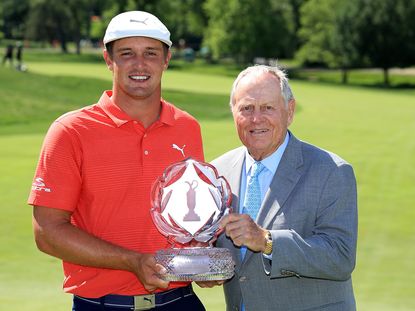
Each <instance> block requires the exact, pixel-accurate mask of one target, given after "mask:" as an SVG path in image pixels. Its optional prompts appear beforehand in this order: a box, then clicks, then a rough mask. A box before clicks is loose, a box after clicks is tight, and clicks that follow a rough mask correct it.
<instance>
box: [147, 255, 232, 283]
mask: <svg viewBox="0 0 415 311" xmlns="http://www.w3.org/2000/svg"><path fill="white" fill-rule="evenodd" d="M155 258H156V261H157V263H159V264H161V265H162V266H163V267H164V268H166V270H167V273H165V274H162V275H159V277H160V278H162V279H163V280H165V281H218V280H227V279H230V278H231V277H232V276H233V274H234V266H235V262H234V260H233V258H232V255H231V252H230V251H229V250H228V249H227V248H216V247H214V248H212V247H211V248H204V247H195V248H171V249H163V250H160V251H158V252H157V253H156V256H155Z"/></svg>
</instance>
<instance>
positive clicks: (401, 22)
mask: <svg viewBox="0 0 415 311" xmlns="http://www.w3.org/2000/svg"><path fill="white" fill-rule="evenodd" d="M358 3H359V9H358V11H359V14H358V15H357V17H356V23H357V29H358V32H359V33H360V36H361V40H360V41H359V45H358V49H359V52H360V54H361V55H362V56H363V57H365V58H366V59H367V60H368V61H369V62H370V65H371V66H372V67H378V68H382V70H383V73H384V84H385V85H389V75H388V70H389V69H390V68H392V67H405V66H410V65H413V64H414V63H415V2H414V1H413V0H371V1H367V0H359V1H358Z"/></svg>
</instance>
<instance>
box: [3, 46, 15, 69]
mask: <svg viewBox="0 0 415 311" xmlns="http://www.w3.org/2000/svg"><path fill="white" fill-rule="evenodd" d="M13 48H14V47H13V45H12V44H8V45H7V46H6V52H5V53H4V56H3V66H4V65H5V64H6V63H7V62H8V63H9V65H10V66H13Z"/></svg>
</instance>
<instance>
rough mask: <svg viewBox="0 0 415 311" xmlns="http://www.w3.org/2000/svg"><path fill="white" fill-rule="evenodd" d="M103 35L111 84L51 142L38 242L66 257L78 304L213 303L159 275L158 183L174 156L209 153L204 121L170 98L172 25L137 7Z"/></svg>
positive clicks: (65, 120) (43, 159) (33, 197)
mask: <svg viewBox="0 0 415 311" xmlns="http://www.w3.org/2000/svg"><path fill="white" fill-rule="evenodd" d="M103 41H104V44H105V49H104V52H103V56H104V59H105V62H106V64H107V67H108V69H109V70H110V71H111V72H112V74H113V87H112V90H110V91H105V92H103V94H102V96H101V98H100V99H99V101H98V103H96V104H94V105H92V106H87V107H85V108H82V109H80V110H77V111H72V112H70V113H67V114H65V115H63V116H61V117H60V118H58V119H57V120H56V121H55V122H54V123H53V124H52V125H51V127H50V129H49V131H48V133H47V135H46V138H45V141H44V143H43V146H42V150H41V154H40V159H39V163H38V166H37V169H36V173H35V177H34V181H33V186H32V190H31V193H30V196H29V199H28V203H29V204H30V205H33V227H34V235H35V240H36V244H37V246H38V248H39V249H40V250H41V251H43V252H45V253H47V254H49V255H52V256H55V257H58V258H60V259H62V260H63V269H64V274H65V279H64V283H63V288H64V291H65V292H67V293H71V294H73V295H74V299H73V309H72V310H73V311H81V310H88V311H94V310H118V311H121V310H147V309H150V310H205V308H204V307H203V305H202V303H201V302H200V300H199V299H198V297H197V296H196V295H195V294H194V292H193V290H192V287H191V285H190V284H189V282H177V283H176V282H175V283H169V282H167V281H164V280H162V279H161V278H159V277H158V276H157V275H158V274H163V272H164V271H163V270H164V268H163V267H162V266H160V265H158V264H156V261H155V259H154V253H155V252H156V251H157V250H160V249H163V248H167V247H169V245H170V244H169V242H168V240H167V239H166V238H165V237H164V236H163V235H162V234H161V233H159V231H158V230H157V228H156V227H155V225H154V224H153V221H152V219H151V215H150V207H151V206H150V204H151V203H150V189H151V186H152V183H153V182H154V181H155V180H156V178H157V177H158V176H161V175H162V173H163V171H164V169H165V168H166V167H167V166H169V165H171V164H172V163H174V162H177V161H181V160H184V159H185V158H187V157H192V158H194V159H196V160H198V161H203V160H204V156H203V147H202V138H201V131H200V126H199V123H198V122H197V121H196V120H195V119H194V118H193V117H192V116H190V115H189V114H187V113H186V112H184V111H181V110H179V109H178V108H176V107H175V106H173V105H172V104H170V103H168V102H167V101H165V100H164V99H162V98H161V78H162V75H163V72H164V70H166V69H167V67H168V64H169V60H170V57H171V52H170V50H169V48H170V46H171V44H172V42H171V41H170V32H169V31H168V29H167V28H166V27H165V26H164V24H163V23H162V22H161V21H160V20H159V19H158V18H157V17H155V16H154V15H152V14H149V13H147V12H142V11H131V12H125V13H121V14H119V15H117V16H115V17H114V18H113V19H112V20H111V22H110V23H109V25H108V28H107V30H106V33H105V37H104V40H103ZM75 92H76V90H75ZM174 145H176V146H180V147H182V146H186V149H185V150H184V152H181V151H180V150H176V149H175V148H173V146H174Z"/></svg>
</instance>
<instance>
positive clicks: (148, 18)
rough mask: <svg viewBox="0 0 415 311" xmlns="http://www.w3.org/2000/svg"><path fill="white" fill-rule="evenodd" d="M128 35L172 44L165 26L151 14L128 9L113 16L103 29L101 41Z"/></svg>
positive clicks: (106, 41) (105, 42)
mask: <svg viewBox="0 0 415 311" xmlns="http://www.w3.org/2000/svg"><path fill="white" fill-rule="evenodd" d="M128 37H148V38H153V39H156V40H159V41H161V42H163V43H165V44H167V45H168V46H169V47H171V44H172V42H171V41H170V31H169V30H168V29H167V27H166V26H164V24H163V23H162V22H161V21H160V20H159V19H158V18H157V17H155V16H154V15H153V14H150V13H147V12H143V11H129V12H124V13H121V14H118V15H117V16H115V17H113V18H112V20H111V21H110V23H109V24H108V27H107V30H106V31H105V36H104V40H103V41H104V44H107V43H108V42H111V41H114V40H118V39H122V38H128Z"/></svg>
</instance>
